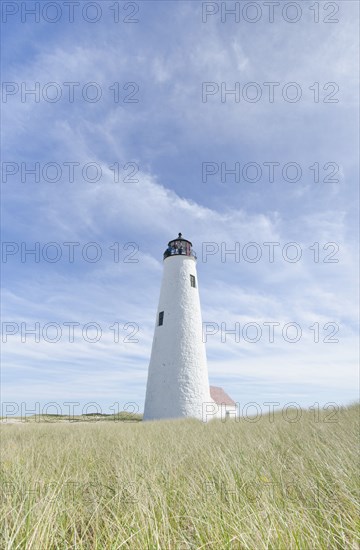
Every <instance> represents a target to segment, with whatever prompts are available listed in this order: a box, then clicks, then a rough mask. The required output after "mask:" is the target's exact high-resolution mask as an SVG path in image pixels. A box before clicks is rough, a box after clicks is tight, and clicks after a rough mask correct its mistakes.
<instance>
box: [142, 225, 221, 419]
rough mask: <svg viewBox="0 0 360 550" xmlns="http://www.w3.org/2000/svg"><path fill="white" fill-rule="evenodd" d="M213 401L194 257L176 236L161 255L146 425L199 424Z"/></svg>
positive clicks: (146, 402)
mask: <svg viewBox="0 0 360 550" xmlns="http://www.w3.org/2000/svg"><path fill="white" fill-rule="evenodd" d="M211 402H212V399H211V397H210V389H209V379H208V370H207V361H206V352H205V344H204V342H203V338H202V319H201V309H200V299H199V289H198V279H197V274H196V256H195V254H194V252H193V250H192V244H191V242H190V241H187V240H186V239H183V238H182V235H181V233H179V236H178V238H177V239H174V240H173V241H170V242H169V244H168V248H167V250H166V251H165V253H164V271H163V279H162V284H161V291H160V299H159V307H158V311H157V316H156V326H155V333H154V339H153V345H152V350H151V358H150V364H149V372H148V380H147V387H146V398H145V410H144V420H156V419H165V418H181V417H193V418H198V419H202V418H203V409H204V406H205V404H206V403H211Z"/></svg>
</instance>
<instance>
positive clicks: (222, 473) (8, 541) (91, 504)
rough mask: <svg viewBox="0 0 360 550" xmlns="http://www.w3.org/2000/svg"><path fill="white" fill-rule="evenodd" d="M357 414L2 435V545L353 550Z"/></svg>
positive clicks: (16, 427) (34, 428)
mask: <svg viewBox="0 0 360 550" xmlns="http://www.w3.org/2000/svg"><path fill="white" fill-rule="evenodd" d="M359 410H360V409H359V406H357V405H354V406H351V407H348V408H342V409H340V411H339V413H338V414H337V416H336V418H333V420H335V422H332V423H329V422H326V420H328V419H329V413H326V414H327V416H326V417H324V416H322V415H320V419H319V421H318V422H315V419H314V413H313V412H304V413H303V414H302V417H301V419H300V420H299V421H298V422H294V423H290V422H286V421H285V420H284V419H283V418H282V416H281V414H276V415H275V421H274V422H273V423H271V422H270V421H269V418H268V417H267V416H264V417H263V418H262V419H261V420H259V421H258V422H255V423H251V422H249V421H246V420H244V419H243V420H241V421H239V422H235V421H234V420H228V421H226V422H225V423H223V422H221V421H212V422H210V423H209V424H207V425H205V424H202V423H201V422H197V421H194V420H179V421H166V422H148V423H147V422H134V423H133V422H131V423H127V422H79V423H61V422H59V423H57V422H53V423H47V422H44V423H31V422H30V423H23V424H22V423H19V424H8V425H7V424H5V425H2V426H1V443H2V446H1V448H2V471H1V488H2V498H1V510H0V512H1V517H2V518H3V526H2V529H1V535H0V537H1V539H0V546H1V548H4V549H8V550H10V549H11V550H15V549H20V548H21V549H26V550H30V549H33V550H46V549H62V550H63V549H64V550H65V549H83V550H85V549H86V550H89V549H106V550H108V549H110V550H115V549H118V548H130V549H134V550H143V549H144V550H145V549H168V550H185V549H200V548H204V549H213V550H222V549H251V550H252V549H254V550H261V549H274V550H278V549H284V550H291V549H301V550H313V549H318V548H320V549H326V550H329V549H344V550H349V549H354V550H355V549H356V550H357V549H358V548H359V539H358V538H357V525H356V521H357V517H358V512H359V510H358V509H357V508H356V501H357V491H358V487H357V476H358V473H359V471H358V465H359V462H358V458H359V457H358V454H357V448H358V447H357V445H358V429H359V425H358V424H359V423H358V420H359ZM248 420H249V419H248Z"/></svg>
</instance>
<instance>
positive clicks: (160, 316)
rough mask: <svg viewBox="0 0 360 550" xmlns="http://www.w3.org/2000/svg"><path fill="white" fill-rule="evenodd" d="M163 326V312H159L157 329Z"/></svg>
mask: <svg viewBox="0 0 360 550" xmlns="http://www.w3.org/2000/svg"><path fill="white" fill-rule="evenodd" d="M163 324H164V312H163V311H160V313H159V327H161V325H163Z"/></svg>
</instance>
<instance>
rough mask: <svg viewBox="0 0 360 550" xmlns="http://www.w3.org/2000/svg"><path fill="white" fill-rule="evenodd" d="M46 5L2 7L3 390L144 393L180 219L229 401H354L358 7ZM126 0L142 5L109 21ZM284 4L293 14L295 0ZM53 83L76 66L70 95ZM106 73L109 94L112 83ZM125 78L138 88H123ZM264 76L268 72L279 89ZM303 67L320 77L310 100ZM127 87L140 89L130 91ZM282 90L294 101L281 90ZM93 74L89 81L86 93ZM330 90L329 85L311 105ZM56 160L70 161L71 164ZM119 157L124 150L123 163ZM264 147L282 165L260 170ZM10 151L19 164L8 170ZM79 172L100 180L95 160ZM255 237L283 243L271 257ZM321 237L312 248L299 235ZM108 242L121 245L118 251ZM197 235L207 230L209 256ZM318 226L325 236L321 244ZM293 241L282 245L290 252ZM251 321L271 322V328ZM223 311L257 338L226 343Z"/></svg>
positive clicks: (50, 397) (21, 394) (214, 364)
mask: <svg viewBox="0 0 360 550" xmlns="http://www.w3.org/2000/svg"><path fill="white" fill-rule="evenodd" d="M32 4H33V3H32V2H27V3H26V5H29V6H30V5H32ZM40 4H41V5H43V3H40ZM57 4H58V6H60V12H59V13H61V14H62V16H61V18H60V20H59V21H58V22H55V23H49V22H47V21H46V20H45V18H44V14H43V13H40V21H39V22H38V23H36V22H35V21H34V18H33V17H31V16H29V15H26V14H22V13H20V12H19V13H17V14H14V15H8V16H7V18H6V19H5V16H4V13H3V25H2V27H3V56H2V72H3V81H4V82H5V83H12V84H7V86H8V87H7V88H6V89H5V91H7V92H8V94H7V95H5V100H6V101H5V100H4V96H3V104H2V108H3V109H2V110H3V135H2V150H3V154H2V157H3V159H2V160H3V163H4V162H5V163H15V164H13V165H10V164H5V165H4V164H3V172H2V175H3V178H2V179H3V182H2V195H3V209H2V214H3V216H2V218H3V231H2V238H3V241H4V242H5V243H15V245H14V246H19V252H18V253H15V254H13V255H9V256H8V257H7V258H6V259H7V261H6V262H5V261H4V255H3V264H2V269H3V304H2V306H3V310H2V315H3V322H10V323H11V322H12V323H15V325H13V326H15V327H16V326H19V331H18V332H17V333H16V334H14V335H8V337H7V341H6V342H4V341H3V344H2V353H3V370H2V399H3V400H4V401H12V402H16V403H21V402H25V403H27V404H28V407H29V408H31V406H33V404H34V403H35V402H39V403H41V406H43V405H44V404H45V403H48V402H57V403H59V404H60V405H61V406H62V407H64V406H63V405H62V404H63V403H64V402H69V401H73V402H79V403H80V404H81V406H82V405H83V404H85V403H88V402H96V403H98V404H99V405H100V407H101V408H102V410H103V411H105V410H108V409H109V407H110V406H111V405H112V404H113V403H119V404H120V405H119V406H120V408H123V405H124V404H125V403H127V402H129V401H131V402H135V403H137V404H138V405H139V410H142V407H143V402H144V396H145V386H146V377H147V367H148V361H149V357H150V351H151V342H152V332H153V327H154V318H155V313H156V308H157V300H158V295H159V290H160V282H161V273H162V252H163V250H164V248H165V246H166V244H167V241H168V240H169V239H171V238H173V237H174V236H176V235H177V233H178V232H179V231H182V233H183V234H184V236H185V237H187V238H189V239H190V240H191V241H192V242H193V244H194V248H195V250H197V252H198V256H199V259H198V275H199V286H200V296H201V302H202V309H203V320H204V322H205V323H215V324H216V325H217V326H218V327H219V331H218V332H217V333H216V334H214V335H212V336H208V338H207V355H208V367H209V376H210V381H211V383H213V384H214V385H221V386H223V387H224V388H225V389H226V390H227V391H228V393H229V394H230V395H231V396H232V397H233V398H234V399H235V400H236V401H238V402H240V403H241V404H244V403H247V402H249V401H256V402H258V403H260V404H261V403H264V402H266V401H274V402H279V403H287V402H290V401H295V402H297V403H299V404H300V405H302V406H309V405H312V404H313V403H315V402H319V403H320V404H321V405H324V404H326V403H327V402H336V403H339V404H346V403H348V402H350V401H352V400H354V399H356V398H357V394H358V369H357V359H356V353H357V336H356V335H357V321H358V316H357V303H358V296H357V285H356V275H357V267H356V266H357V262H358V257H357V254H358V253H357V221H358V213H357V211H358V207H357V204H358V195H357V193H358V191H357V181H358V175H357V171H358V154H357V150H358V137H357V126H356V124H357V90H358V82H357V78H358V77H357V69H356V67H357V66H358V65H357V58H358V51H357V42H358V40H357V33H358V19H359V18H358V4H357V3H356V2H350V1H342V2H341V3H339V11H338V13H337V15H336V18H337V19H338V20H339V21H338V22H337V23H325V22H324V18H325V17H326V16H328V17H329V16H330V12H325V8H324V6H325V4H324V3H323V2H320V3H319V5H320V12H319V19H320V20H319V22H318V23H315V22H314V13H313V11H311V10H310V6H311V5H313V2H298V3H297V5H298V6H300V8H301V17H300V19H299V21H297V22H296V23H289V22H288V21H286V17H284V16H283V14H282V12H281V11H279V12H277V11H276V12H275V18H274V22H273V23H270V22H269V20H268V17H267V9H266V7H265V6H264V3H263V2H257V4H258V6H260V8H261V14H262V16H261V18H260V20H259V21H258V22H256V23H250V22H247V21H246V20H244V17H243V13H241V16H242V17H241V20H240V22H239V23H237V22H235V21H234V19H233V18H231V17H228V18H227V19H226V20H225V21H224V22H221V13H220V8H221V3H208V5H211V6H215V7H216V6H218V7H219V13H218V14H214V15H212V16H210V15H209V16H208V17H207V21H206V22H203V15H204V14H203V10H204V9H207V8H206V7H204V5H202V3H201V2H190V1H189V2H188V1H178V2H175V1H173V2H166V1H161V2H155V1H148V2H137V3H130V4H131V5H130V7H129V6H128V7H126V3H124V2H119V3H117V5H119V10H120V11H119V13H120V16H121V21H120V22H119V23H115V22H114V20H113V12H112V11H111V9H110V7H111V6H112V5H114V3H113V2H109V3H108V2H98V3H97V5H98V6H100V7H101V17H100V19H99V21H97V22H95V23H89V22H88V21H85V20H84V17H82V16H81V13H80V12H75V20H74V22H73V23H70V22H69V21H68V20H67V19H68V18H67V12H66V9H65V7H64V6H63V3H62V2H57ZM85 4H86V3H84V2H82V3H81V5H82V6H84V5H85ZM230 4H233V3H229V2H228V3H227V5H228V6H230ZM282 4H283V3H281V7H283V6H282ZM136 5H137V6H138V8H139V10H138V13H137V14H136V15H134V16H133V17H134V18H137V19H138V22H137V23H125V22H123V21H122V19H123V18H124V16H126V15H128V16H129V17H130V15H129V14H130V11H131V10H132V9H133V8H132V6H135V7H136ZM243 5H244V3H243V2H241V3H240V8H241V9H243ZM214 9H215V8H214ZM88 13H89V14H90V15H89V17H93V12H91V11H89V12H88ZM251 13H252V12H250V15H249V17H252V15H251ZM49 14H50V15H49V16H48V18H49V17H50V18H51V17H54V15H53V12H50V11H49ZM286 14H287V16H288V18H293V17H294V12H292V11H291V10H290V11H288V12H286ZM295 15H296V14H295ZM21 16H23V19H24V21H22V20H21ZM45 17H46V14H45ZM333 18H335V16H333ZM35 82H38V83H39V86H40V93H41V96H40V100H39V102H36V101H34V97H33V96H29V95H28V96H26V97H25V98H23V99H25V100H24V101H22V97H21V85H23V86H24V85H25V86H27V87H28V89H31V88H33V87H34V83H35ZM50 82H52V83H56V89H60V90H61V92H62V98H61V99H60V100H59V101H57V102H51V101H50V100H49V97H50V99H51V97H53V96H52V95H51V94H53V93H54V90H55V88H54V87H53V88H51V87H50V88H46V85H47V84H48V83H50ZM67 82H76V83H78V86H76V88H75V92H74V93H75V95H74V101H73V102H69V100H68V86H66V84H64V83H67ZM89 82H95V83H96V86H97V90H99V89H100V90H101V92H102V97H101V99H100V100H99V101H97V102H90V101H88V100H86V99H84V97H83V96H82V93H81V92H82V91H83V90H84V86H85V87H86V85H87V83H89ZM115 82H118V83H119V84H118V86H119V93H120V98H121V101H119V102H115V101H114V91H113V90H109V87H110V86H112V85H113V84H114V83H115ZM129 82H132V83H135V85H130V87H129V86H128V87H127V88H126V89H125V90H124V89H123V87H124V85H126V83H129ZM204 82H211V83H215V86H216V85H218V86H219V87H220V86H221V83H222V82H223V83H225V85H226V86H227V89H228V90H230V89H232V88H234V86H235V82H238V83H239V86H240V94H244V95H241V96H240V101H239V102H236V101H234V99H235V98H234V96H233V95H228V96H225V99H226V101H224V102H222V101H221V95H220V93H217V94H214V95H212V96H210V95H209V96H207V98H206V101H203V96H202V89H203V83H204ZM254 82H255V83H256V85H257V87H258V88H259V89H260V91H261V94H262V95H261V98H260V99H259V101H257V102H252V101H251V100H248V99H247V98H249V97H250V99H251V97H252V96H251V93H254V90H255V88H254V87H253V88H251V87H250V88H249V92H248V93H249V95H248V96H246V93H247V92H246V90H247V88H246V85H247V84H248V83H254ZM266 82H275V83H279V84H278V85H277V86H276V87H275V95H274V101H273V102H270V101H269V100H268V95H267V94H268V91H267V88H266V86H265V85H264V83H266ZM294 82H295V83H296V85H297V89H300V90H301V93H302V96H301V99H299V101H297V102H291V101H287V100H285V99H284V97H283V94H282V91H283V90H284V87H285V89H287V88H286V86H287V85H288V84H289V83H294ZM22 83H23V84H22ZM314 83H319V84H318V87H319V101H318V102H316V101H314V99H315V96H314V94H315V91H314V89H316V86H317V85H316V86H315V87H314ZM328 83H334V84H330V85H329V84H328ZM3 86H4V85H3ZM11 86H13V88H11ZM14 86H15V88H16V86H18V87H19V92H16V93H15V92H14V89H15V88H14ZM134 86H135V87H136V89H137V90H138V91H137V92H136V93H135V94H134V96H133V97H134V98H136V99H138V102H136V103H124V102H123V101H122V99H123V98H124V96H125V95H126V94H129V93H130V92H131V91H133V90H135V87H134ZM324 86H325V89H324ZM326 86H327V87H326ZM334 86H335V87H334ZM310 87H311V89H310ZM46 89H47V90H48V93H49V95H48V96H46ZM288 89H289V96H288V97H290V98H291V97H293V96H292V95H291V94H292V93H294V89H295V88H294V87H291V86H290V87H289V88H288ZM11 90H13V92H12V93H11ZM94 90H95V88H94V87H92V88H91V87H90V88H89V89H88V92H89V94H90V95H89V97H92V96H91V93H93V92H94ZM3 91H4V88H3ZM331 92H334V94H333V95H332V96H331V95H329V94H330V93H331ZM43 93H44V94H45V98H46V99H44V97H43V95H42V94H43ZM244 97H245V99H244ZM329 97H330V98H335V99H338V101H337V102H324V99H326V98H329ZM21 163H24V164H23V166H25V167H27V168H31V167H33V166H34V164H35V163H39V166H40V169H41V170H43V167H44V166H45V165H47V163H56V164H57V165H58V166H60V167H61V175H60V177H59V179H58V181H56V182H51V181H50V179H51V178H53V177H54V172H51V169H50V171H49V172H48V174H49V177H45V178H44V177H42V176H41V177H40V181H39V182H36V181H34V178H33V176H31V175H29V174H28V175H26V174H25V175H24V177H23V179H24V180H25V181H21V175H22V170H21ZM66 163H78V164H77V165H76V167H75V168H74V170H75V178H74V181H69V177H68V166H69V165H68V164H66ZM88 163H96V166H97V167H101V178H100V180H99V181H97V182H95V181H87V180H86V178H84V177H83V176H82V169H83V167H84V166H85V165H87V164H88ZM114 163H119V167H120V168H121V169H120V178H119V179H120V181H119V182H115V181H114V173H113V171H112V170H111V169H110V168H109V167H110V166H113V165H114ZM127 163H132V164H131V165H128V166H127V168H126V169H125V170H124V169H123V167H124V165H126V164H127ZM203 163H215V164H213V166H219V167H220V165H221V163H225V164H224V166H225V167H226V168H227V169H231V168H232V167H234V165H235V163H239V164H240V170H241V169H242V168H243V166H244V165H246V164H247V163H256V164H257V165H258V166H260V168H261V174H262V175H261V177H260V179H259V181H255V182H251V181H246V178H244V177H243V176H242V174H241V172H240V176H241V177H240V181H235V178H234V177H233V176H230V175H229V176H228V177H227V178H226V180H225V178H223V180H224V181H221V175H220V171H219V173H218V174H215V175H214V176H208V177H207V178H205V181H203V180H204V178H203V177H202V169H203V168H202V166H203ZM264 163H278V164H277V165H276V172H275V177H274V181H273V182H271V181H269V177H268V168H267V166H268V165H267V164H265V165H264ZM288 163H296V166H299V167H300V168H301V177H300V178H299V180H298V181H289V180H291V179H296V178H295V176H294V171H292V170H294V168H291V167H290V168H289V172H285V174H287V176H288V177H286V178H284V177H283V175H282V171H283V167H284V166H285V165H287V164H288ZM315 163H318V166H319V180H320V181H318V182H316V181H314V170H315V168H312V169H310V168H309V167H311V166H313V167H314V165H315ZM328 163H332V164H328ZM325 165H326V168H325V169H324V166H325ZM4 166H5V168H4ZM14 166H16V167H19V170H18V172H17V173H16V174H14V175H11V174H10V173H7V174H6V170H10V169H11V168H12V167H14ZM131 166H136V167H138V171H137V173H136V175H135V176H133V179H135V180H138V181H131V180H130V181H124V177H125V176H129V175H130V172H131ZM334 166H338V169H336V175H335V176H333V178H332V179H335V180H338V181H329V179H330V178H331V171H332V169H333V168H334ZM249 173H250V174H253V173H252V172H251V171H250V172H249ZM88 174H89V178H88V179H91V178H93V177H94V172H91V170H90V172H88ZM326 176H328V178H327V179H325V177H326ZM251 177H254V176H253V175H250V176H249V179H251ZM36 242H38V243H40V245H39V246H40V251H43V250H45V252H44V254H45V255H46V245H47V243H57V250H60V251H61V254H62V257H61V259H60V260H59V261H58V262H51V261H49V258H50V259H51V257H52V256H51V255H52V254H53V253H54V250H55V249H54V248H52V249H51V248H48V249H47V250H48V253H49V256H48V258H45V259H44V258H43V257H42V256H41V257H40V261H39V262H36V261H35V260H34V256H31V255H29V256H26V257H25V258H22V257H21V246H23V247H27V248H29V249H31V248H34V246H35V245H34V243H36ZM69 242H71V243H78V245H76V247H75V249H74V250H75V252H74V254H75V257H74V262H69V256H68V247H67V246H66V245H64V243H69ZM92 242H95V243H97V250H98V251H99V250H101V253H102V256H101V258H100V259H99V261H97V262H89V261H85V260H84V258H83V257H82V254H81V251H83V250H84V247H85V251H88V254H89V256H90V257H92V254H93V253H94V251H95V248H94V247H92V248H91V247H90V248H86V247H87V244H88V243H92ZM249 242H254V243H257V245H258V247H260V250H261V252H262V257H261V258H260V260H259V261H258V262H256V263H251V262H250V261H247V260H246V259H244V258H243V257H242V256H240V261H235V258H234V256H231V255H228V256H225V257H223V258H222V257H221V253H220V252H221V249H223V251H224V249H225V248H226V249H229V250H230V249H233V248H234V247H235V243H239V245H238V246H239V247H240V248H239V250H240V254H241V253H242V252H243V251H244V246H246V244H247V243H249ZM266 242H272V243H279V246H277V247H276V250H275V257H274V262H269V259H268V249H267V248H266V246H264V244H263V243H266ZM291 242H296V243H297V249H298V250H300V251H301V253H302V256H301V258H300V260H299V261H298V262H291V261H288V260H286V259H284V258H283V256H282V253H281V251H282V250H284V248H283V247H284V246H285V247H286V245H287V243H291ZM316 242H317V243H319V261H318V262H315V261H314V254H315V251H314V248H313V249H309V247H311V246H312V245H313V243H316ZM21 243H23V244H21ZM114 243H119V245H118V247H119V260H120V261H118V262H116V261H114V246H113V245H114ZM127 243H135V244H134V246H133V247H132V246H130V245H127ZM204 243H216V245H213V246H214V248H213V250H215V249H216V246H218V247H219V252H217V253H214V254H213V255H209V256H208V257H207V261H205V259H206V258H205V255H204V251H205V249H206V246H209V245H206V244H204ZM221 243H223V245H221ZM327 243H335V245H328V248H327V249H325V250H324V249H323V246H324V245H327ZM6 246H8V247H9V246H10V247H11V245H6ZM124 246H128V248H126V249H125V250H124ZM44 247H45V249H44ZM110 247H112V248H111V249H110ZM134 249H136V250H135V252H134V254H133V255H132V256H130V259H136V260H138V261H137V262H129V261H125V262H124V259H125V258H126V256H128V255H129V253H131V252H132V250H134ZM6 250H10V248H6ZM208 250H209V248H208ZM245 250H246V248H245ZM293 252H294V248H292V249H291V248H290V249H289V250H288V253H289V255H290V256H291V254H292V253H293ZM332 252H334V255H333V256H330V259H337V260H338V262H336V263H334V262H331V263H327V262H324V259H326V258H329V254H330V253H332ZM85 253H86V252H85ZM250 253H251V252H250V251H249V255H250ZM245 255H246V252H245ZM22 259H25V261H22ZM222 260H225V261H222ZM69 322H74V323H79V324H78V325H76V328H75V338H74V342H69V338H68V336H67V335H68V330H67V328H66V325H65V326H64V323H69ZM90 322H95V323H97V325H98V326H100V327H101V329H102V333H101V338H100V340H99V341H98V342H94V343H91V342H88V341H86V340H85V339H84V338H83V337H82V332H81V329H82V327H83V326H84V325H86V324H87V323H90ZM264 322H265V323H267V322H276V323H279V325H277V327H280V329H279V333H278V336H276V338H275V341H274V342H273V343H270V342H269V341H268V338H267V329H265V327H266V325H265V326H264V325H263V323H264ZM21 323H24V326H26V327H27V328H32V327H34V326H35V323H39V324H40V327H41V330H42V328H43V327H44V326H45V325H46V324H47V323H57V324H58V325H60V326H61V327H62V329H63V332H62V336H61V338H60V340H59V341H58V342H54V343H50V342H47V341H45V340H44V338H43V337H42V335H41V337H40V342H35V339H34V337H33V336H31V335H28V336H27V338H26V341H25V342H22V341H21V336H20V332H21V330H20V327H21ZM114 323H119V327H120V342H114V333H113V331H112V330H111V329H110V327H112V326H114ZM126 323H135V324H136V326H138V329H139V330H138V332H137V334H136V336H134V339H135V340H136V339H137V340H138V341H137V342H131V341H130V342H128V341H125V342H124V341H123V340H124V338H125V337H126V336H128V335H129V334H130V333H131V326H133V325H131V326H128V327H127V328H125V329H124V328H123V327H124V325H126ZM221 323H224V324H225V325H223V326H225V327H226V328H228V329H231V328H234V326H235V323H240V327H243V325H245V324H246V323H257V324H258V325H259V326H260V327H262V336H261V338H260V339H259V341H257V342H255V343H251V342H247V341H245V340H244V338H242V337H241V338H240V342H236V341H235V340H234V337H232V336H231V335H228V336H227V337H226V341H225V342H224V341H222V339H221ZM287 323H297V324H298V325H299V326H300V327H301V329H302V334H301V338H300V339H299V341H297V342H294V343H290V342H287V341H286V340H285V339H284V338H283V337H282V333H281V331H282V328H283V327H284V326H285V325H286V324H287ZM314 323H319V330H320V333H319V336H320V341H319V342H314V330H311V329H309V327H310V326H314ZM327 323H330V325H326V324H327ZM324 325H326V326H327V329H325V328H324ZM333 326H338V327H339V330H338V333H337V335H336V338H337V339H338V340H339V341H338V342H324V338H325V337H326V336H329V334H330V332H331V327H333ZM7 327H9V325H7ZM79 327H80V329H79ZM8 330H9V328H8ZM90 332H91V331H90ZM90 332H89V334H90ZM49 334H50V332H49ZM91 334H92V333H91ZM275 334H277V332H276V333H275ZM50 337H51V336H50ZM3 340H4V336H3ZM65 412H66V411H65Z"/></svg>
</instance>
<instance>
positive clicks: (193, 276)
mask: <svg viewBox="0 0 360 550" xmlns="http://www.w3.org/2000/svg"><path fill="white" fill-rule="evenodd" d="M190 284H191V286H192V287H194V288H196V279H195V275H190Z"/></svg>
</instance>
